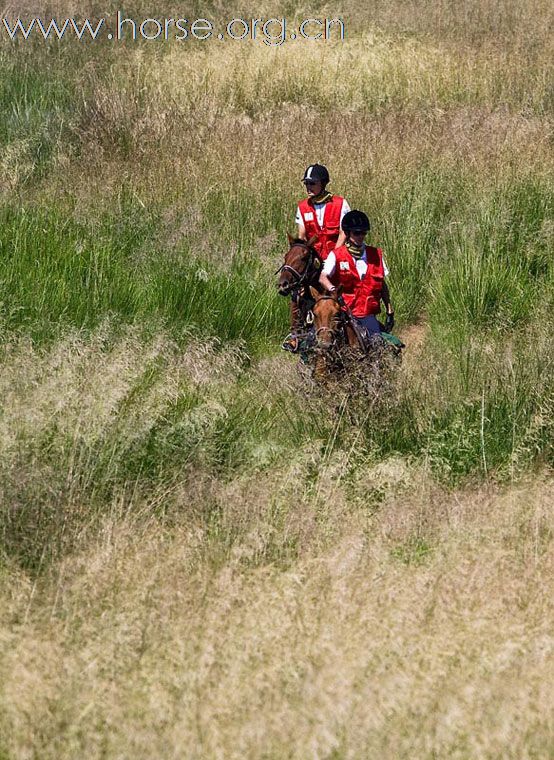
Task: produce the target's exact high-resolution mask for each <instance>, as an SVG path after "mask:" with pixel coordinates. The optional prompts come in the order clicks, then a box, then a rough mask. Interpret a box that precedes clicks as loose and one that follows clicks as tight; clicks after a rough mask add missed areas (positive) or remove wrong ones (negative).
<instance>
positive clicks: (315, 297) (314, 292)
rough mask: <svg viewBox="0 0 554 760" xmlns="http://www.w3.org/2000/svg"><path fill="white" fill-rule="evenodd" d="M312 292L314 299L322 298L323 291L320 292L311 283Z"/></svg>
mask: <svg viewBox="0 0 554 760" xmlns="http://www.w3.org/2000/svg"><path fill="white" fill-rule="evenodd" d="M310 293H311V294H312V298H313V299H314V301H319V299H320V298H321V293H320V292H319V290H316V289H315V288H313V287H312V286H311V285H310Z"/></svg>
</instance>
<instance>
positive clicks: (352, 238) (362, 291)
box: [319, 210, 394, 335]
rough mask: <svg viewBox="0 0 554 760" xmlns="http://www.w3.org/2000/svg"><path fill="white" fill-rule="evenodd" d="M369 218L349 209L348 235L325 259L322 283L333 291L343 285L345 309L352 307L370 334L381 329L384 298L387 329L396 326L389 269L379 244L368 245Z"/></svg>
mask: <svg viewBox="0 0 554 760" xmlns="http://www.w3.org/2000/svg"><path fill="white" fill-rule="evenodd" d="M369 229H370V224H369V219H368V218H367V216H366V215H365V214H364V212H363V211H357V210H356V211H349V212H348V213H347V214H345V216H344V218H343V220H342V230H343V232H344V234H345V236H346V242H345V244H344V245H342V246H340V247H338V248H336V249H335V250H334V251H332V252H331V253H330V254H329V255H328V256H327V259H326V260H325V263H324V264H323V268H322V270H321V275H320V278H319V281H320V283H321V284H322V285H323V287H324V288H325V289H326V290H327V291H328V292H330V293H332V292H334V291H336V289H337V287H338V286H339V285H342V298H343V299H344V306H343V308H344V309H349V310H350V313H351V314H352V316H353V317H355V318H356V321H357V322H358V323H359V324H361V325H362V326H363V327H365V329H366V330H367V332H368V333H369V334H370V335H371V334H373V333H380V332H381V326H380V324H379V322H378V321H377V314H379V312H380V311H381V301H383V303H384V304H385V308H386V314H387V316H386V321H385V325H384V328H385V332H390V331H391V330H392V328H393V327H394V309H393V308H392V304H391V301H390V294H389V289H388V286H387V283H386V280H385V277H387V276H388V274H389V270H388V269H387V265H386V263H385V260H384V257H383V252H382V251H381V249H380V248H374V247H373V246H370V245H366V244H365V242H364V238H365V236H366V235H367V233H368V232H369Z"/></svg>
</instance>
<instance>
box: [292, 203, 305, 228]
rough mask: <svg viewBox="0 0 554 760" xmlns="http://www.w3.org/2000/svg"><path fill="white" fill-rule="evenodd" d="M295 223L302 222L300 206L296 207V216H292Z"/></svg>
mask: <svg viewBox="0 0 554 760" xmlns="http://www.w3.org/2000/svg"><path fill="white" fill-rule="evenodd" d="M294 223H295V224H304V220H303V219H302V214H301V213H300V206H297V207H296V216H295V218H294Z"/></svg>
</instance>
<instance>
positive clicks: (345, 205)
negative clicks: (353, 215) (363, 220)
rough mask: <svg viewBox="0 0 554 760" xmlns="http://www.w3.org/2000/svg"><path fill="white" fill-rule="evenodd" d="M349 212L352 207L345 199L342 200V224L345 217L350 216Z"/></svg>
mask: <svg viewBox="0 0 554 760" xmlns="http://www.w3.org/2000/svg"><path fill="white" fill-rule="evenodd" d="M349 211H350V206H349V205H348V201H347V200H346V199H345V198H343V199H342V208H341V210H340V220H341V222H342V218H343V216H344V215H345V214H348V212H349Z"/></svg>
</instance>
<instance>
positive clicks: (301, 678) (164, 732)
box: [0, 455, 554, 760]
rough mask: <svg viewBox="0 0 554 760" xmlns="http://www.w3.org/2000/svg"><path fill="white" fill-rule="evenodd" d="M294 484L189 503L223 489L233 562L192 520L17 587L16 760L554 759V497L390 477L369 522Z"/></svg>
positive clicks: (11, 711)
mask: <svg viewBox="0 0 554 760" xmlns="http://www.w3.org/2000/svg"><path fill="white" fill-rule="evenodd" d="M300 456H302V455H300ZM291 467H292V465H291ZM292 475H293V470H291V469H289V470H287V469H284V470H281V471H280V472H271V473H268V474H267V475H266V476H264V477H263V478H260V477H259V476H258V477H256V479H255V480H252V479H248V478H246V479H243V478H240V477H239V476H237V478H235V479H234V480H233V481H232V482H230V483H228V484H223V483H211V484H206V486H205V487H204V488H201V489H199V494H195V493H191V492H187V493H186V494H182V495H181V497H180V498H181V499H182V500H183V502H182V503H183V508H184V509H185V510H186V511H187V512H188V510H189V508H190V502H191V501H194V499H195V498H198V497H199V496H200V498H205V497H206V495H207V491H206V488H207V489H208V492H209V494H210V498H212V499H214V500H215V502H216V503H217V505H218V507H219V510H220V511H221V515H222V523H221V524H222V525H223V526H225V525H227V529H230V528H231V524H232V526H233V527H232V531H233V535H234V540H233V541H232V542H231V543H230V544H229V547H228V550H227V551H226V552H225V554H224V555H223V556H222V555H221V554H219V553H218V552H217V551H216V552H215V553H214V536H213V535H211V534H210V531H209V530H207V529H206V528H204V529H202V528H200V527H199V526H195V525H193V524H190V523H189V522H188V520H183V521H182V522H180V523H179V524H177V525H176V526H173V528H171V529H163V528H162V527H160V525H159V524H153V525H148V524H146V525H144V524H143V525H142V526H141V527H140V529H139V528H138V527H137V526H136V525H135V524H133V523H132V522H126V521H125V520H117V521H113V522H112V521H109V520H108V521H107V522H106V524H105V526H104V530H103V531H102V532H101V533H100V535H99V537H98V540H97V541H96V542H95V544H94V545H93V546H91V548H90V549H89V550H87V551H85V552H83V553H82V554H80V555H78V556H75V557H73V558H71V559H68V560H66V561H65V562H63V563H61V564H60V565H59V566H58V567H57V569H56V570H55V572H53V573H52V576H51V578H50V579H49V580H47V581H42V582H40V583H39V585H38V586H37V587H35V586H33V585H32V584H31V583H30V582H29V581H28V580H27V579H26V578H25V577H22V576H20V575H18V574H17V573H10V571H9V570H8V569H6V570H5V571H4V574H3V586H2V589H3V590H2V596H3V600H2V607H3V610H4V612H3V619H4V622H3V624H2V635H1V637H0V642H1V644H0V647H1V649H2V662H3V665H2V697H1V699H2V714H3V727H4V730H3V732H2V733H3V745H4V752H5V753H7V757H13V758H23V757H31V756H33V757H41V758H77V757H82V756H83V755H86V756H87V757H91V758H95V757H106V756H107V757H129V756H131V755H132V756H133V757H137V758H151V757H182V758H185V757H186V758H199V757H202V758H223V757H224V758H256V759H257V758H262V757H267V758H285V757H293V758H306V757H313V758H330V757H335V758H367V757H372V758H373V757H375V758H377V757H379V758H381V757H382V758H391V759H392V758H395V760H396V758H414V757H417V758H433V757H441V758H442V757H445V758H446V757H449V758H451V757H452V758H471V759H472V760H477V759H480V758H499V757H502V758H514V760H515V759H516V758H517V760H524V759H526V758H545V759H546V758H548V757H551V753H552V746H553V741H554V725H553V721H554V713H553V704H554V702H553V694H552V678H553V676H554V673H553V672H552V661H553V659H552V654H553V647H554V640H553V638H552V624H553V622H554V620H553V615H554V609H553V607H552V603H551V599H550V596H549V595H548V594H547V593H545V590H546V589H548V588H549V587H550V586H551V584H552V581H553V572H554V565H553V557H554V554H553V550H554V544H553V540H552V537H553V531H554V523H553V520H552V514H551V510H550V505H551V503H552V498H553V495H554V486H553V483H552V480H551V479H549V478H540V477H539V478H537V479H536V480H535V481H533V480H530V481H528V482H526V483H524V484H522V485H520V486H517V487H513V488H509V489H507V490H504V491H503V490H497V489H484V490H469V491H465V492H459V493H458V492H455V493H452V494H449V493H445V492H442V491H440V490H438V489H437V488H435V487H433V486H432V485H431V483H430V481H429V478H428V477H427V476H426V473H425V472H421V471H418V470H414V469H413V468H411V467H410V466H409V465H408V464H407V463H404V462H402V461H390V462H386V463H383V464H382V465H380V466H379V468H378V469H374V470H371V469H369V470H367V469H366V470H365V471H364V472H363V473H360V476H361V477H360V480H359V483H358V484H357V485H356V486H353V488H354V489H357V490H358V494H355V493H351V494H350V498H355V496H356V495H358V496H359V498H360V503H359V505H358V506H357V508H355V509H354V508H352V507H351V506H349V500H348V498H347V495H346V493H345V490H344V489H343V488H341V487H337V486H336V482H335V485H334V486H331V487H330V488H325V490H324V491H320V492H319V493H318V492H317V489H316V490H315V491H314V492H312V493H311V494H309V493H306V492H301V493H298V492H296V493H295V492H294V491H293V490H292V489H290V488H289V487H287V486H286V485H283V484H285V483H286V482H287V478H290V477H291V476H292ZM321 477H322V478H323V479H324V480H325V477H326V475H325V472H322V475H321ZM333 479H334V478H333V477H331V478H330V482H332V481H333ZM335 480H336V479H335ZM372 484H374V485H375V487H376V488H378V489H379V490H380V496H379V499H378V503H377V506H376V504H375V503H373V504H371V503H370V502H368V497H369V495H370V494H371V493H372V491H371V486H372ZM368 486H369V488H368ZM364 501H365V503H366V505H367V508H366V509H364V508H363V504H364ZM278 510H281V511H282V514H283V516H284V519H283V520H282V522H281V524H279V522H278V521H276V511H278ZM237 518H238V520H239V524H238V525H237V524H236V520H237ZM222 529H224V528H222ZM276 531H277V533H278V536H276V535H275V532H276ZM272 534H273V535H272ZM293 539H294V540H296V541H297V543H298V547H297V555H296V559H295V560H294V561H293V562H291V563H289V564H288V566H287V567H286V568H285V569H281V570H280V569H278V567H277V566H275V565H265V564H262V565H260V564H259V563H258V562H257V561H256V557H259V556H263V547H264V544H267V542H268V541H272V542H276V541H280V542H285V541H291V540H293Z"/></svg>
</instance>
